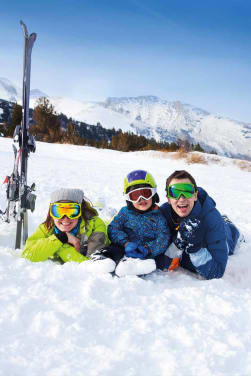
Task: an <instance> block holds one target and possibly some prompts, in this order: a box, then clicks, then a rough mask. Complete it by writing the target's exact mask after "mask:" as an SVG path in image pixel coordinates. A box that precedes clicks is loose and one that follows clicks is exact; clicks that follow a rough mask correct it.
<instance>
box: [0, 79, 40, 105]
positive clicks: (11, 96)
mask: <svg viewBox="0 0 251 376" xmlns="http://www.w3.org/2000/svg"><path fill="white" fill-rule="evenodd" d="M30 97H31V99H37V98H40V97H47V94H45V93H43V92H42V91H41V90H38V89H34V90H31V92H30ZM0 99H5V100H7V101H10V102H21V101H22V89H21V88H20V87H18V86H17V85H15V84H13V83H12V82H11V81H9V80H8V79H7V78H3V77H0Z"/></svg>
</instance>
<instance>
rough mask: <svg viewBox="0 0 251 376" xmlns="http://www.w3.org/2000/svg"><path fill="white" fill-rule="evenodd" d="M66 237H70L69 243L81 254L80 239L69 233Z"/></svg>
mask: <svg viewBox="0 0 251 376" xmlns="http://www.w3.org/2000/svg"><path fill="white" fill-rule="evenodd" d="M66 235H67V237H68V243H69V244H71V245H73V247H74V248H75V249H76V251H77V252H80V239H78V238H77V237H76V236H74V235H72V234H71V233H70V232H67V233H66Z"/></svg>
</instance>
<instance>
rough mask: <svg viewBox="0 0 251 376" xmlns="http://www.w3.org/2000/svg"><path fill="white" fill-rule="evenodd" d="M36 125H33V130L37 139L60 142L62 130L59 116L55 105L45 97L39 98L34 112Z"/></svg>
mask: <svg viewBox="0 0 251 376" xmlns="http://www.w3.org/2000/svg"><path fill="white" fill-rule="evenodd" d="M33 119H34V120H35V122H36V126H32V127H31V132H32V133H33V134H34V135H35V137H36V139H37V140H39V141H45V142H59V141H61V139H62V130H61V123H60V120H59V116H58V115H57V113H56V111H55V108H54V106H53V105H52V104H51V103H50V102H49V100H48V99H47V98H45V97H42V98H39V99H38V101H37V106H36V107H35V109H34V112H33Z"/></svg>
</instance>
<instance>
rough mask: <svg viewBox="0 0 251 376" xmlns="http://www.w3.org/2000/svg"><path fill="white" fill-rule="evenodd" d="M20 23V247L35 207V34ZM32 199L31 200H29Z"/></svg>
mask: <svg viewBox="0 0 251 376" xmlns="http://www.w3.org/2000/svg"><path fill="white" fill-rule="evenodd" d="M20 24H21V26H22V28H23V32H24V62H23V106H22V125H21V129H20V133H19V148H20V149H21V158H20V159H21V161H20V162H21V168H20V182H19V184H20V186H19V200H18V201H19V202H18V208H17V230H16V244H15V248H16V249H17V248H20V246H21V241H22V243H23V244H25V241H26V239H27V237H28V213H27V209H31V210H32V211H33V210H34V208H35V195H33V194H31V191H32V190H33V188H34V185H33V187H32V189H31V188H29V187H28V185H27V168H28V156H29V153H30V152H31V151H32V152H34V151H35V142H34V138H33V137H32V136H31V135H29V110H30V106H29V103H30V74H31V53H32V48H33V45H34V43H35V40H36V37H37V35H36V34H35V33H32V34H30V35H29V33H28V30H27V27H26V25H25V24H24V22H23V21H20ZM31 201H32V202H31Z"/></svg>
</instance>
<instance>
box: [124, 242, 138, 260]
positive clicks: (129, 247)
mask: <svg viewBox="0 0 251 376" xmlns="http://www.w3.org/2000/svg"><path fill="white" fill-rule="evenodd" d="M137 248H138V243H134V242H128V243H126V246H125V254H126V256H127V257H134V258H138V252H137V251H136V249H137Z"/></svg>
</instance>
